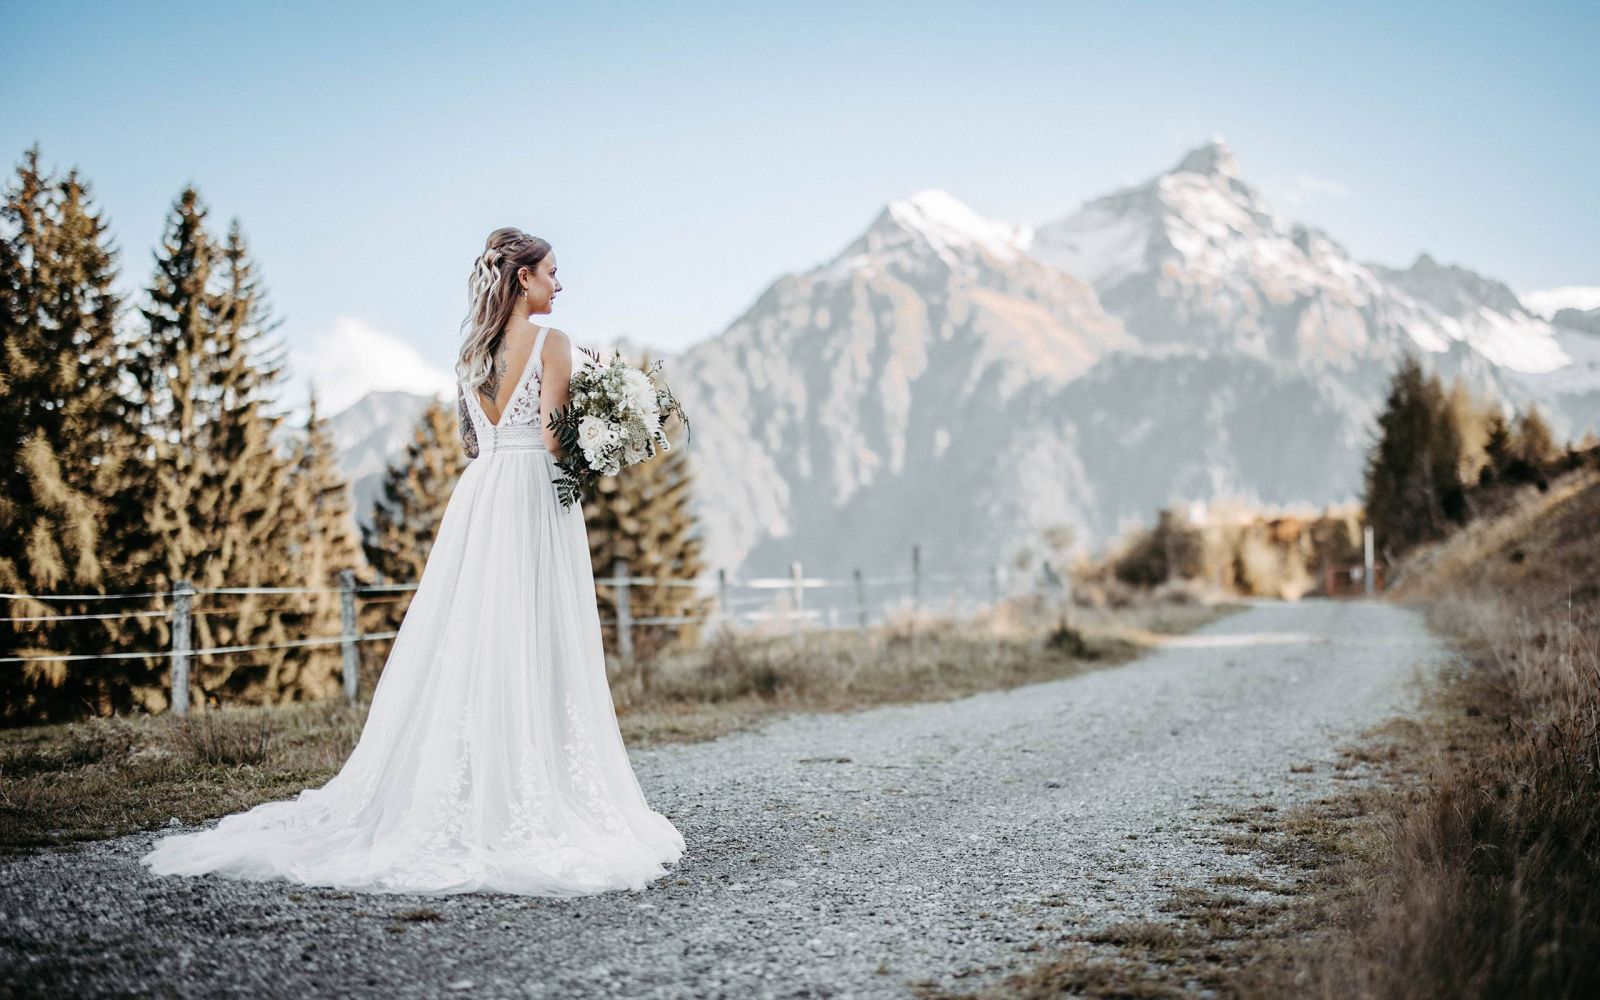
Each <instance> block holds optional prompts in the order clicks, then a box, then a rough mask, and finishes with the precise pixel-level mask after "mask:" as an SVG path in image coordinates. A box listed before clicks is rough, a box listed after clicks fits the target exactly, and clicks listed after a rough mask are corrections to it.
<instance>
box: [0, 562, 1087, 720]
mask: <svg viewBox="0 0 1600 1000" xmlns="http://www.w3.org/2000/svg"><path fill="white" fill-rule="evenodd" d="M1065 576H1066V574H1055V573H1051V572H1049V571H1048V568H1047V569H1046V573H1045V579H1046V581H1047V582H1048V583H1051V584H1053V585H1054V588H1055V589H1056V590H1057V591H1058V596H1059V590H1060V588H1061V587H1062V583H1061V581H1062V580H1064V578H1065ZM339 580H340V586H338V587H195V586H193V585H192V584H191V583H190V582H189V581H187V580H179V581H177V582H176V583H175V584H174V585H173V588H172V589H171V590H166V591H142V592H138V593H126V594H21V593H0V599H11V600H19V599H28V600H36V601H122V600H135V599H144V600H149V599H159V600H161V601H163V602H166V606H165V607H162V608H158V609H151V610H125V611H111V612H104V613H83V614H66V615H19V616H12V617H6V618H0V620H3V621H9V622H23V623H33V622H58V621H76V620H90V619H112V618H151V617H163V618H167V619H168V620H169V621H170V636H171V644H170V647H169V648H167V649H162V650H147V651H141V652H100V653H41V654H35V655H28V656H3V657H0V664H17V663H33V662H45V661H52V662H81V661H86V660H128V659H153V658H167V659H169V660H170V670H169V672H168V684H169V687H170V702H169V703H170V705H171V710H172V712H173V714H175V715H180V716H181V715H187V714H188V711H189V696H190V690H189V689H190V685H189V677H190V670H191V666H192V662H193V659H194V658H195V657H197V656H217V655H231V654H238V653H247V652H254V651H259V650H270V649H288V648H297V647H308V646H330V645H335V644H337V645H338V646H339V647H340V650H341V674H342V677H341V679H342V682H343V687H344V696H345V698H346V699H348V700H349V701H350V702H351V703H354V702H355V701H356V700H357V697H358V695H359V690H358V688H359V664H360V651H359V647H360V644H361V643H364V642H376V641H380V640H384V639H393V638H394V637H396V636H397V635H399V631H398V630H391V631H379V632H367V631H363V630H362V629H361V628H360V627H359V625H358V624H357V622H358V619H359V609H360V607H361V606H362V605H363V602H365V604H367V605H376V604H383V603H391V602H393V601H395V600H398V599H401V598H403V597H404V595H405V594H406V593H407V592H413V591H415V590H416V589H417V588H418V586H419V584H418V583H358V582H357V579H356V574H355V571H354V570H353V569H345V570H341V571H340V573H339ZM594 582H595V586H596V587H597V588H605V589H606V590H607V591H608V592H609V594H610V596H611V598H612V601H611V603H612V605H613V606H614V608H615V614H614V615H613V616H606V617H602V618H601V624H603V625H608V626H613V627H614V633H615V650H614V652H615V653H616V655H617V656H618V657H619V658H620V659H621V660H622V661H624V662H628V661H631V660H632V659H633V657H634V640H635V631H636V630H637V629H638V628H640V627H642V626H679V627H681V626H685V625H690V624H700V625H705V626H708V627H709V629H710V631H712V632H717V631H722V630H744V629H751V628H765V627H768V626H771V625H774V624H776V625H778V626H779V627H781V626H782V624H784V623H788V625H789V627H790V629H791V631H792V634H793V635H794V636H795V637H796V638H799V637H800V636H801V635H802V633H803V632H804V631H805V630H807V629H841V628H855V629H860V630H866V629H868V628H870V627H872V626H873V625H876V624H881V623H882V622H883V621H884V620H886V619H887V618H888V617H889V616H890V615H892V614H894V613H896V612H909V613H911V614H913V615H916V614H935V615H938V616H941V617H948V618H961V617H967V616H970V615H973V614H976V613H979V612H981V611H984V610H986V609H990V608H993V607H994V606H995V605H996V604H997V603H998V602H999V601H1000V600H1001V599H1002V598H1003V597H1008V596H1011V595H1012V592H1013V590H1014V585H1015V583H1016V582H1017V581H1015V580H1012V579H1011V578H1010V575H1009V574H1008V573H1007V572H1006V569H1005V567H1003V566H1001V565H999V564H995V565H994V566H992V567H990V568H989V569H988V571H987V572H984V573H979V574H956V573H925V572H924V571H923V570H922V557H921V548H920V546H912V550H911V572H910V573H906V574H892V575H881V576H867V575H865V574H863V573H862V571H861V570H859V569H857V570H854V571H853V572H852V574H851V576H850V577H848V578H833V577H822V576H806V575H805V574H804V572H803V568H802V566H801V564H800V563H799V562H795V563H792V564H791V565H790V572H789V575H788V576H786V577H753V578H746V579H740V580H734V579H730V578H729V577H728V575H727V573H726V572H724V571H718V573H717V574H716V575H715V576H714V577H709V578H701V579H696V580H683V579H676V578H665V577H651V576H635V575H632V574H630V573H629V571H628V565H627V563H626V561H624V560H620V559H619V560H617V561H616V563H615V564H614V565H613V566H612V573H611V575H610V576H598V577H595V578H594ZM641 587H649V588H687V589H691V590H693V591H694V593H693V595H691V596H690V597H689V599H688V600H686V601H682V602H677V603H680V604H689V605H691V606H696V607H703V608H705V609H706V610H704V611H702V612H698V613H688V614H668V615H635V614H634V613H633V607H634V601H635V597H634V590H635V588H641ZM258 594H277V595H310V594H338V595H339V605H340V633H339V634H338V635H325V636H308V637H305V638H300V639H290V640H284V641H278V642H263V643H240V644H234V645H223V646H209V647H200V648H195V647H194V646H193V639H194V622H195V619H196V618H197V617H199V616H203V615H208V614H226V613H232V612H233V610H234V609H228V608H197V607H195V601H196V599H197V598H199V597H202V596H207V595H238V596H242V595H258ZM254 610H255V611H257V612H258V613H274V612H293V613H303V612H304V611H305V609H304V608H294V607H283V606H280V607H268V608H257V609H254Z"/></svg>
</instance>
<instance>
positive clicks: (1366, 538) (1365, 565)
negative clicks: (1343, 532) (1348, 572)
mask: <svg viewBox="0 0 1600 1000" xmlns="http://www.w3.org/2000/svg"><path fill="white" fill-rule="evenodd" d="M1372 542H1373V538H1372V525H1370V524H1369V525H1367V526H1366V528H1364V529H1363V530H1362V532H1361V549H1362V570H1361V583H1362V586H1364V587H1365V588H1366V591H1367V596H1368V597H1371V596H1372V592H1373V589H1374V586H1375V581H1374V580H1373V576H1374V573H1373V569H1374V564H1375V563H1376V562H1377V560H1376V559H1375V558H1374V553H1373V551H1372V550H1373V544H1372Z"/></svg>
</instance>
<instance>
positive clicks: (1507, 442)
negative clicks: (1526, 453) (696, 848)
mask: <svg viewBox="0 0 1600 1000" xmlns="http://www.w3.org/2000/svg"><path fill="white" fill-rule="evenodd" d="M1488 428H1489V430H1488V434H1487V435H1486V437H1485V440H1484V443H1483V458H1484V461H1483V470H1482V471H1481V472H1480V473H1479V474H1478V483H1479V485H1487V484H1489V483H1495V482H1500V481H1501V480H1503V479H1504V478H1505V477H1506V474H1507V472H1508V471H1509V470H1510V468H1511V463H1512V460H1513V459H1514V458H1515V454H1514V452H1513V448H1512V440H1511V426H1510V425H1509V424H1507V423H1506V417H1505V414H1504V413H1502V412H1501V411H1500V406H1499V404H1498V403H1496V404H1493V405H1492V406H1491V407H1490V411H1489V416H1488Z"/></svg>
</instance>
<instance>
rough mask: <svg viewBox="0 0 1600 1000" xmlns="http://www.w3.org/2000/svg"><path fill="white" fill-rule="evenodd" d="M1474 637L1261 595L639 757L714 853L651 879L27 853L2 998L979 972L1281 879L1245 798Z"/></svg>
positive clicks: (693, 848)
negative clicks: (340, 881) (244, 878)
mask: <svg viewBox="0 0 1600 1000" xmlns="http://www.w3.org/2000/svg"><path fill="white" fill-rule="evenodd" d="M1445 655H1446V654H1445V653H1444V651H1443V650H1442V649H1441V647H1440V646H1439V645H1438V644H1437V643H1436V642H1435V641H1434V640H1433V639H1432V638H1431V637H1430V636H1429V634H1428V633H1427V632H1426V630H1425V629H1424V628H1423V626H1422V623H1421V622H1420V620H1419V619H1418V618H1417V616H1416V615H1415V614H1413V613H1411V612H1409V611H1407V610H1404V609H1401V608H1397V607H1393V606H1389V605H1385V604H1368V603H1357V602H1340V603H1331V602H1302V603H1298V604H1258V605H1253V606H1251V607H1249V608H1247V609H1246V610H1245V611H1243V612H1241V613H1239V614H1236V615H1232V616H1229V617H1227V618H1225V619H1223V620H1221V621H1218V622H1214V623H1212V624H1211V625H1209V626H1207V627H1205V628H1203V629H1201V630H1200V631H1198V632H1196V633H1194V634H1192V635H1189V636H1186V637H1183V638H1180V639H1177V640H1175V641H1173V642H1172V643H1171V644H1170V645H1168V646H1166V647H1164V648H1162V649H1160V650H1157V651H1155V652H1153V653H1152V654H1150V655H1148V656H1146V657H1144V658H1143V659H1141V660H1139V661H1137V662H1134V663H1131V664H1128V665H1126V666H1123V667H1118V668H1115V669H1110V670H1103V671H1098V672H1094V673H1089V674H1085V675H1083V676H1080V677H1075V678H1072V679H1069V680H1062V681H1054V682H1050V683H1045V684H1036V685H1030V686H1028V687H1025V688H1018V689H1015V690H1012V691H1005V692H992V693H987V694H981V695H977V696H974V697H970V698H965V699H962V700H960V701H955V702H945V703H937V704H925V705H913V706H891V707H883V708H875V709H871V710H867V711H863V712H859V713H854V714H847V715H806V716H792V717H789V718H784V719H778V720H774V721H772V722H770V723H768V724H766V725H765V726H763V727H762V728H760V729H759V730H754V731H750V732H744V733H738V734H735V735H732V736H728V737H725V738H723V739H720V740H717V741H715V742H711V743H703V744H697V745H687V746H664V747H656V748H649V749H639V750H634V751H632V756H633V759H634V762H635V767H636V768H637V773H638V775H639V780H640V782H641V783H642V784H643V786H644V788H645V792H646V795H647V797H648V798H649V799H650V802H651V805H652V806H654V807H655V808H657V809H659V810H660V811H662V812H664V813H666V814H667V815H668V816H670V817H671V818H672V820H673V822H674V823H676V824H677V826H678V828H679V829H680V830H681V831H682V832H683V835H684V837H685V838H686V840H687V841H688V845H689V849H688V853H687V854H686V855H685V857H684V858H683V859H682V861H680V862H679V864H678V866H677V868H676V871H675V872H674V873H673V874H672V875H669V876H668V877H667V878H665V879H663V880H661V881H659V882H657V883H655V884H654V885H652V886H651V887H650V888H649V889H647V890H646V891H644V892H642V893H610V894H605V895H600V896H591V897H584V898H578V899H571V900H556V899H528V898H522V897H513V896H480V895H470V896H456V897H448V898H421V897H404V896H376V895H372V896H365V895H353V894H350V893H346V892H337V891H332V890H322V889H308V888H301V887H296V886H292V885H289V884H287V883H284V882H275V883H248V882H237V881H232V880H227V879H220V878H217V877H215V876H207V877H204V878H198V879H195V878H185V877H166V878H161V877H156V876H152V875H150V874H149V873H148V872H146V871H145V870H143V869H142V868H140V866H139V865H138V863H137V861H136V859H137V857H138V856H139V855H140V854H141V853H143V852H144V851H145V850H146V849H147V848H148V846H149V844H150V842H151V841H152V840H153V839H154V837H155V834H154V833H141V834H135V835H132V836H128V837H124V838H121V839H119V840H114V841H106V842H102V843H95V844H89V845H85V846H82V847H80V848H77V849H74V850H70V851H60V850H53V851H49V852H41V853H38V854H33V855H29V856H24V857H19V858H12V859H7V860H5V861H3V862H0V911H3V916H0V975H3V980H0V991H3V992H6V993H11V994H16V995H33V994H36V993H47V994H49V995H51V996H78V995H82V996H112V995H116V996H182V997H207V998H212V997H232V996H308V997H309V996H318V997H323V996H326V997H383V998H387V1000H394V998H402V997H428V996H473V997H477V996H483V997H588V996H624V997H705V996H718V997H723V996H725V997H762V996H772V997H855V996H862V997H868V996H870V997H877V996H911V995H913V984H916V983H934V984H939V985H943V986H945V987H948V988H956V989H970V988H974V987H976V986H978V985H981V984H983V983H986V982H990V981H993V980H994V979H995V978H997V977H1000V976H1002V975H1003V974H1004V972H1005V971H1008V970H1011V969H1015V968H1019V967H1021V966H1022V965H1024V964H1026V963H1027V962H1029V961H1031V960H1033V959H1035V958H1037V957H1039V955H1040V954H1041V953H1038V952H1024V951H1022V950H1021V949H1022V947H1023V946H1024V945H1026V944H1028V943H1029V942H1030V941H1033V940H1035V939H1038V938H1041V937H1042V936H1043V935H1042V934H1041V932H1039V931H1036V930H1034V928H1035V926H1036V925H1037V924H1039V923H1040V922H1041V921H1042V920H1046V919H1048V920H1049V921H1051V922H1053V923H1057V924H1063V925H1065V926H1067V927H1068V928H1084V929H1089V928H1093V927H1095V926H1097V925H1102V924H1105V923H1109V922H1113V921H1117V920H1125V919H1140V918H1156V917H1157V916H1158V911H1157V907H1158V906H1159V904H1161V903H1162V902H1163V901H1165V900H1167V899H1169V898H1170V896H1171V894H1172V893H1173V891H1174V890H1175V889H1179V888H1182V887H1186V886H1204V885H1206V884H1207V883H1208V882H1209V881H1210V879H1211V878H1212V877H1213V876H1215V875H1217V874H1221V873H1224V872H1245V871H1250V870H1252V866H1254V865H1255V864H1257V863H1258V862H1257V861H1256V860H1255V859H1253V858H1252V856H1250V855H1248V854H1243V855H1241V854H1230V853H1228V852H1227V851H1226V850H1225V849H1224V847H1223V845H1222V844H1221V843H1220V842H1219V839H1218V838H1219V837H1220V835H1221V827H1220V826H1219V825H1218V824H1217V823H1216V818H1217V816H1218V815H1219V814H1220V813H1222V812H1225V811H1231V810H1233V809H1235V808H1240V807H1248V806H1253V805H1260V804H1262V803H1263V802H1271V803H1274V804H1277V805H1279V806H1283V805H1287V804H1292V803H1294V802H1297V801H1301V800H1303V799H1305V798H1307V797H1310V796H1315V795H1319V794H1324V793H1326V791H1327V790H1328V789H1329V788H1331V787H1333V786H1334V785H1335V784H1336V782H1335V781H1334V780H1333V775H1334V773H1335V772H1334V769H1333V764H1334V763H1335V761H1336V760H1337V759H1338V758H1337V753H1336V748H1337V747H1338V746H1340V745H1341V744H1342V743H1344V742H1346V741H1348V740H1349V739H1351V738H1353V737H1355V736H1357V735H1358V734H1359V733H1360V732H1361V730H1363V729H1364V728H1366V727H1368V726H1370V725H1372V724H1375V723H1378V722H1380V721H1382V720H1384V719H1385V718H1387V717H1389V716H1391V715H1394V714H1396V713H1402V712H1407V711H1410V710H1412V709H1413V708H1414V706H1415V701H1416V688H1415V686H1414V685H1413V684H1412V683H1411V680H1412V678H1413V676H1414V672H1415V669H1416V668H1418V667H1424V668H1425V667H1427V666H1428V665H1430V664H1432V663H1436V662H1437V661H1438V660H1439V659H1440V658H1442V657H1443V656H1445ZM1291 765H1296V767H1295V769H1294V770H1291ZM1306 765H1311V766H1310V767H1309V769H1307V767H1306ZM419 909H420V910H421V912H416V911H418V910H419ZM408 911H412V912H411V913H410V919H407V918H406V915H407V913H408ZM430 914H432V915H434V916H431V917H430Z"/></svg>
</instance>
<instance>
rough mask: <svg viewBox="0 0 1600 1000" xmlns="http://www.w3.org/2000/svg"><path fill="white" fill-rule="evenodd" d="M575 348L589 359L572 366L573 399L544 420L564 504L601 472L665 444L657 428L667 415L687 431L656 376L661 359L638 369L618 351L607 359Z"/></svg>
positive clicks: (609, 473)
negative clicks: (554, 446) (556, 452)
mask: <svg viewBox="0 0 1600 1000" xmlns="http://www.w3.org/2000/svg"><path fill="white" fill-rule="evenodd" d="M579 350H581V351H582V352H583V353H584V354H586V355H588V356H589V358H590V359H591V360H590V361H588V362H584V363H583V364H581V365H579V366H578V367H577V368H576V369H575V370H574V371H573V373H572V381H571V383H570V388H571V390H572V399H571V401H570V402H569V403H568V404H567V405H566V406H563V407H561V408H559V409H557V410H556V411H555V412H553V413H551V414H550V422H549V427H550V429H551V430H552V431H553V432H554V433H555V436H556V440H557V441H558V442H559V443H560V445H561V457H560V458H558V459H557V460H556V468H558V469H560V470H561V476H560V477H559V478H557V479H556V481H555V486H556V497H557V499H559V500H560V501H561V505H562V506H563V507H571V506H572V505H573V504H575V503H578V502H579V500H580V499H581V495H582V491H583V490H584V488H586V487H589V486H592V485H593V484H594V482H595V480H597V479H599V478H600V477H601V476H614V475H616V474H617V471H618V470H619V469H621V468H623V467H624V466H629V465H637V464H638V463H640V462H643V461H646V460H647V459H650V458H653V457H655V455H656V454H657V453H658V452H660V451H665V450H668V449H670V448H671V447H672V444H671V442H670V441H669V440H668V439H667V433H666V431H665V430H664V429H663V428H662V425H663V424H665V423H666V421H667V418H668V417H671V416H674V415H676V416H677V418H678V419H679V420H682V421H683V426H684V430H685V432H688V430H689V418H688V416H687V415H685V414H684V412H683V406H682V405H681V404H679V402H678V399H677V397H676V396H674V395H673V394H672V390H671V389H669V388H667V386H666V385H665V384H664V383H663V382H662V381H661V380H660V379H659V378H657V375H658V373H659V372H660V371H661V367H662V364H663V362H662V361H660V360H657V361H653V362H651V364H650V366H649V367H648V368H645V369H639V368H636V367H634V366H633V365H630V364H628V362H627V361H626V360H624V359H623V358H622V357H621V356H620V355H619V356H616V357H613V358H612V359H611V360H610V361H609V362H606V361H602V360H601V359H600V355H599V354H598V353H597V352H596V351H594V350H592V349H590V348H587V347H580V348H579ZM685 440H686V441H687V436H686V437H685Z"/></svg>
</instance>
